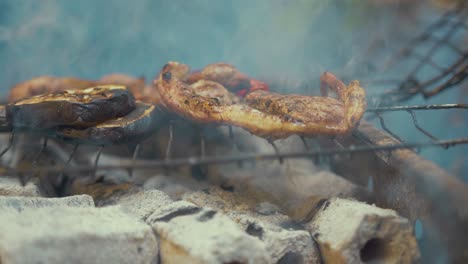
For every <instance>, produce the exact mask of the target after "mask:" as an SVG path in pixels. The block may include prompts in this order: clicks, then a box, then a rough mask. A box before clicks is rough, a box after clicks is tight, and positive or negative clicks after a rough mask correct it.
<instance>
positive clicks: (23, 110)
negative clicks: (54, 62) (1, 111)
mask: <svg viewBox="0 0 468 264" xmlns="http://www.w3.org/2000/svg"><path fill="white" fill-rule="evenodd" d="M133 109H135V99H134V97H133V95H132V94H131V93H130V92H129V91H128V90H127V89H126V87H125V86H116V85H101V86H96V87H90V88H86V89H81V90H66V91H62V92H57V93H51V94H45V95H37V96H33V97H29V98H27V99H24V100H20V101H18V102H16V103H12V104H8V105H6V107H5V110H6V116H7V119H8V121H9V122H10V123H11V124H12V125H13V126H14V127H18V128H20V127H28V128H46V129H47V128H53V127H58V126H75V127H88V126H92V125H95V124H99V123H101V122H104V121H106V120H109V119H113V118H116V117H122V116H125V115H126V114H128V113H129V112H131V111H132V110H133Z"/></svg>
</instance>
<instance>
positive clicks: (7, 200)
mask: <svg viewBox="0 0 468 264" xmlns="http://www.w3.org/2000/svg"><path fill="white" fill-rule="evenodd" d="M48 207H51V208H55V207H94V201H93V198H92V197H91V196H89V195H85V194H83V195H74V196H68V197H64V198H43V197H18V196H0V210H8V209H13V210H16V211H18V212H21V211H25V210H28V209H31V208H48Z"/></svg>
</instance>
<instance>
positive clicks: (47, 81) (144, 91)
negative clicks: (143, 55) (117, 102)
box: [8, 73, 159, 104]
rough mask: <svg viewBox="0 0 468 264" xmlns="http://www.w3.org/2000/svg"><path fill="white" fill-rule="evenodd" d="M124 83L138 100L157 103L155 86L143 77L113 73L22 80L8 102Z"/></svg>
mask: <svg viewBox="0 0 468 264" xmlns="http://www.w3.org/2000/svg"><path fill="white" fill-rule="evenodd" d="M111 84H112V85H123V86H126V87H127V88H128V89H129V90H130V91H131V92H132V93H133V95H134V97H135V99H136V100H141V101H144V102H147V103H154V104H157V102H158V101H159V97H157V96H155V94H156V93H155V92H154V90H153V88H152V87H151V86H149V85H145V79H144V78H143V77H140V78H134V77H132V76H129V75H126V74H122V73H113V74H109V75H105V76H103V77H102V78H101V79H100V80H84V79H78V78H73V77H64V78H60V77H54V76H41V77H37V78H33V79H31V80H28V81H25V82H21V83H19V84H17V85H15V86H14V87H13V88H11V90H10V94H9V96H8V102H10V103H13V102H16V101H19V100H22V99H25V98H29V97H31V96H35V95H41V94H48V93H55V92H62V91H65V90H81V89H86V88H89V87H93V86H97V85H111Z"/></svg>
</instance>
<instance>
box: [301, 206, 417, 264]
mask: <svg viewBox="0 0 468 264" xmlns="http://www.w3.org/2000/svg"><path fill="white" fill-rule="evenodd" d="M306 227H307V228H308V230H309V231H310V232H311V233H312V234H313V236H314V238H315V240H316V241H317V243H318V244H319V245H320V248H321V251H322V256H323V258H324V259H325V261H326V262H329V263H362V262H367V261H368V262H376V263H417V262H418V259H419V257H420V255H419V249H418V245H417V243H416V239H415V237H414V235H413V231H412V226H411V224H410V222H409V221H408V219H406V218H403V217H400V216H399V215H398V214H397V213H396V212H395V211H393V210H389V209H382V208H378V207H376V206H373V205H368V204H364V203H360V202H357V201H351V200H346V199H340V198H333V199H330V200H329V201H327V202H326V203H324V204H323V206H322V208H321V209H320V211H319V212H318V213H317V214H316V215H315V216H314V218H313V220H312V221H311V222H310V223H308V224H307V225H306ZM369 243H371V246H370V249H367V248H366V246H367V245H369ZM370 251H371V252H370Z"/></svg>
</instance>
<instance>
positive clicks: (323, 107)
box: [154, 62, 366, 138]
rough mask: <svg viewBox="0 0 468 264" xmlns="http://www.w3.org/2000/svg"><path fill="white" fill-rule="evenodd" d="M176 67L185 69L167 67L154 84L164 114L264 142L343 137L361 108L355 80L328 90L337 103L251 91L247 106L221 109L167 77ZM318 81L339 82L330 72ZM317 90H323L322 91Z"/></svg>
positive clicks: (361, 98) (217, 102)
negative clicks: (239, 131)
mask: <svg viewBox="0 0 468 264" xmlns="http://www.w3.org/2000/svg"><path fill="white" fill-rule="evenodd" d="M181 67H186V66H185V65H183V64H180V63H177V62H169V63H167V64H166V65H165V66H164V68H163V69H162V70H161V72H160V74H159V76H158V78H157V79H156V80H155V81H154V82H155V86H156V89H157V90H158V92H159V94H160V95H161V102H162V104H163V105H164V106H165V107H166V108H167V109H169V110H171V111H173V112H175V113H177V114H179V115H180V116H183V117H184V118H187V119H189V120H192V121H196V122H200V123H217V124H225V125H234V126H239V127H242V128H244V129H246V130H248V131H249V132H251V133H253V134H255V135H258V136H261V137H265V138H284V137H288V136H290V135H292V134H299V135H304V136H314V135H319V134H326V135H337V134H345V133H347V132H349V131H351V130H352V129H353V128H354V127H355V126H356V125H357V123H358V122H359V120H360V119H361V117H362V114H363V113H364V110H365V108H366V103H365V91H364V89H362V88H361V87H360V86H359V83H358V82H357V81H355V82H352V83H351V84H350V86H349V87H347V88H346V87H345V88H343V87H330V88H331V89H332V90H333V91H335V92H338V91H339V94H338V97H339V98H340V99H342V100H341V101H338V100H336V99H333V98H324V97H310V96H300V95H280V94H273V93H268V92H264V91H254V92H252V93H251V94H249V95H247V98H246V101H247V104H243V103H235V104H226V103H223V102H222V101H221V100H218V99H216V98H213V97H207V96H203V95H202V94H198V93H197V92H196V91H195V90H193V89H191V87H190V86H189V85H187V83H185V82H183V81H181V79H179V78H178V77H180V75H179V74H175V75H174V74H172V72H180V68H181ZM323 81H325V82H326V83H328V84H335V85H336V83H338V82H339V81H338V80H337V79H336V78H335V77H334V76H333V75H332V74H330V73H326V74H325V75H324V79H323ZM333 82H335V83H333ZM339 84H340V85H341V84H342V83H341V82H339ZM343 86H344V84H343ZM322 90H323V91H326V87H325V86H323V89H322Z"/></svg>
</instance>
